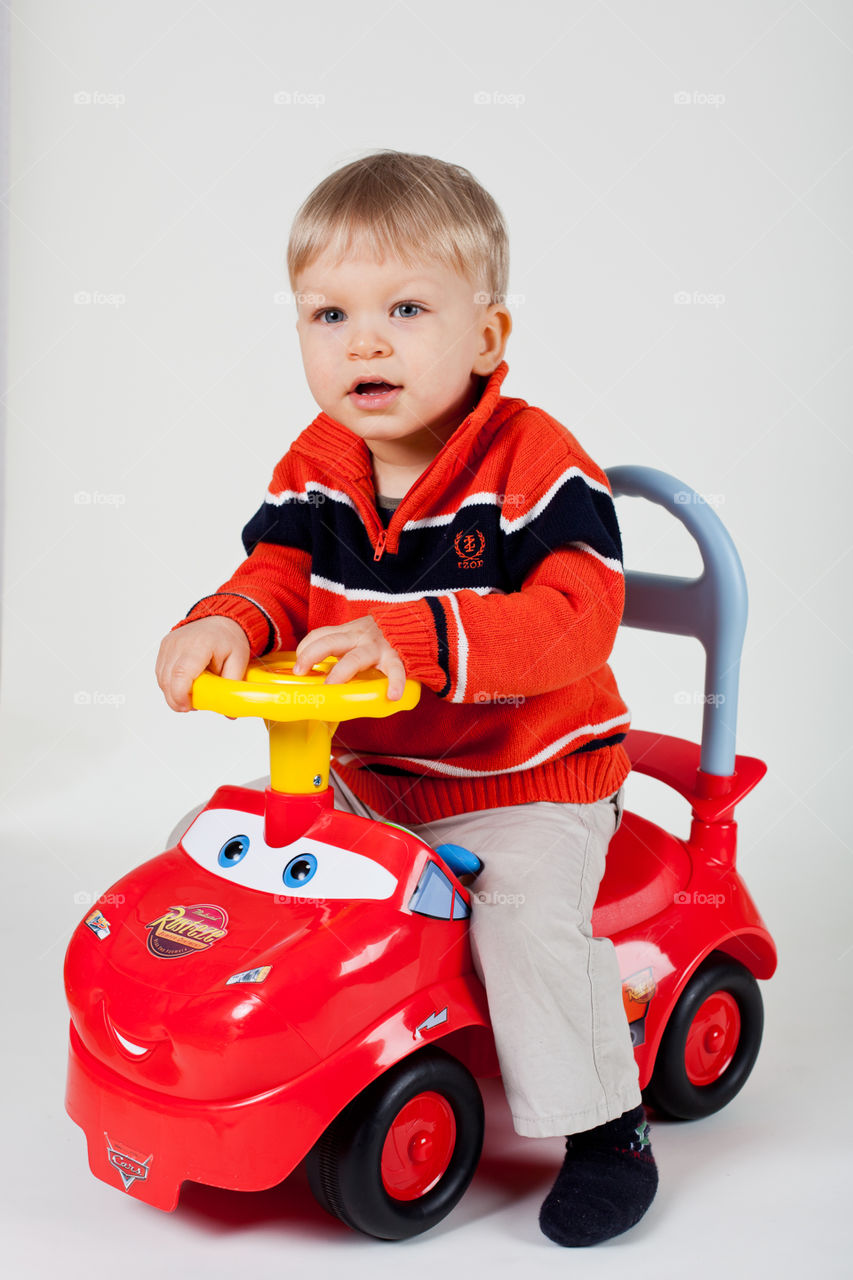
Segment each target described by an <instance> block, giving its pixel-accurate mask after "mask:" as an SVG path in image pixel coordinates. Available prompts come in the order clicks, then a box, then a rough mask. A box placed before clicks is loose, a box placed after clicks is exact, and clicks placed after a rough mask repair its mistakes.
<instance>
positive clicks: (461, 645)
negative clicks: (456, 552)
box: [447, 593, 468, 702]
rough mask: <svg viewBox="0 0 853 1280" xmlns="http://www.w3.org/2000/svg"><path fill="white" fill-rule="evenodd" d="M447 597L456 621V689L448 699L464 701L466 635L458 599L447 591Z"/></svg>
mask: <svg viewBox="0 0 853 1280" xmlns="http://www.w3.org/2000/svg"><path fill="white" fill-rule="evenodd" d="M447 599H448V601H449V602H450V610H451V612H452V614H453V617H454V619H455V621H456V689H455V690H454V693H453V697H452V698H451V699H450V701H451V702H464V701H465V689H466V687H467V684H468V637H467V636H466V634H465V628H464V627H463V626H462V616H461V614H460V612H459V601H458V600H457V599H456V597H455V596H454V595H452V594H450V593H448V596H447Z"/></svg>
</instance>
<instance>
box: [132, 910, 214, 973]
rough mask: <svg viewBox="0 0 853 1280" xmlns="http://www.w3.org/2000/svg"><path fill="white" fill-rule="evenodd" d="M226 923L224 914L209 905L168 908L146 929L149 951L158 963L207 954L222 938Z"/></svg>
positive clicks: (149, 923) (150, 922)
mask: <svg viewBox="0 0 853 1280" xmlns="http://www.w3.org/2000/svg"><path fill="white" fill-rule="evenodd" d="M227 923H228V914H227V912H226V911H225V910H224V909H223V908H222V907H217V906H213V905H211V904H210V903H195V905H194V906H191V907H183V906H180V907H169V909H168V911H166V912H164V914H163V915H162V916H158V917H157V919H156V920H150V921H149V922H148V924H147V925H146V926H145V927H146V929H148V930H149V933H148V950H149V951H150V952H151V954H152V956H157V957H158V958H159V959H161V960H175V959H177V957H178V956H191V955H194V954H195V953H196V952H198V951H207V949H208V948H209V947H212V946H213V944H214V942H218V941H219V939H220V938H224V937H225V935H226V933H227V932H228V930H227V929H226V928H225V926H226V925H227Z"/></svg>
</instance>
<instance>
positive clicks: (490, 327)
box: [471, 302, 512, 375]
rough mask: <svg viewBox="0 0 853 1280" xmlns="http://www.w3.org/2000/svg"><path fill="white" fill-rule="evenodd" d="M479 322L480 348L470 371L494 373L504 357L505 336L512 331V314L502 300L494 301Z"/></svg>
mask: <svg viewBox="0 0 853 1280" xmlns="http://www.w3.org/2000/svg"><path fill="white" fill-rule="evenodd" d="M480 323H481V326H482V332H481V338H480V350H479V352H478V354H477V357H476V359H475V361H474V364H473V366H472V370H471V372H472V373H478V374H486V375H488V374H490V373H494V371H495V369H497V367H498V365H499V364H500V362H501V361H502V360H503V358H504V351H505V350H506V344H507V338H508V337H509V335H510V333H511V332H512V316H511V315H510V314H509V311H508V310H507V308H506V307H505V306H504V304H503V303H502V302H495V303H493V304H492V305H491V306H490V307H489V308H488V309H487V311H486V314H485V316H484V317H483V319H482V321H481V322H480Z"/></svg>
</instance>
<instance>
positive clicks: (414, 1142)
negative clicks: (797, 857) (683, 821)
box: [65, 467, 776, 1239]
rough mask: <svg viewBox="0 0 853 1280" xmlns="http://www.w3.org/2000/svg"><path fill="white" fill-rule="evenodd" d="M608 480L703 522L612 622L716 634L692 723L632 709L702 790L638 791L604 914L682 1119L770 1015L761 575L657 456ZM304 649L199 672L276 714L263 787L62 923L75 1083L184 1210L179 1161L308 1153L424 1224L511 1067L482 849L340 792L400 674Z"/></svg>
mask: <svg viewBox="0 0 853 1280" xmlns="http://www.w3.org/2000/svg"><path fill="white" fill-rule="evenodd" d="M609 474H610V480H611V484H612V487H613V492H614V495H617V496H618V495H619V494H630V495H637V496H643V497H646V498H648V499H650V500H652V501H654V502H658V503H661V504H662V505H664V506H666V507H667V508H668V509H669V510H671V511H672V512H673V513H674V514H676V515H677V516H679V517H680V518H681V520H682V521H683V522H684V523H685V524H686V525H687V527H688V528H689V529H690V531H691V533H693V535H694V537H695V538H696V540H697V541H698V543H699V546H700V549H701V551H702V555H703V560H704V572H703V574H702V576H701V577H700V578H698V579H696V580H695V581H693V580H687V579H677V578H662V577H659V576H656V575H650V574H638V573H629V574H627V599H626V611H625V617H624V622H625V624H626V625H629V626H639V627H647V628H652V629H658V630H667V631H673V632H677V633H680V634H689V635H696V636H698V637H699V638H700V639H701V640H702V642H703V644H704V645H705V648H706V651H707V658H708V662H707V670H706V690H705V692H706V701H705V716H704V722H703V729H702V746H701V752H700V748H699V747H698V746H696V745H695V744H693V743H689V742H685V741H681V740H679V739H673V738H667V737H664V736H661V735H659V734H655V733H651V732H648V731H640V730H632V731H631V732H630V733H629V735H628V738H627V742H626V745H627V749H628V752H629V754H630V756H631V759H632V763H633V766H634V769H635V770H637V771H638V772H642V773H648V774H650V775H651V776H653V777H656V778H659V779H662V780H663V781H665V782H667V783H668V784H669V785H670V786H672V787H674V788H675V789H676V790H677V791H678V792H679V793H680V794H681V795H683V796H685V797H686V798H687V799H688V800H689V801H690V804H691V806H692V810H693V823H692V828H691V832H690V837H689V839H688V840H682V839H679V838H677V837H676V836H673V835H670V834H668V833H667V832H665V831H663V830H661V829H660V828H659V827H657V826H656V825H655V824H654V823H651V822H649V821H647V820H645V819H643V818H640V817H638V816H637V815H635V814H632V813H629V812H627V811H626V812H625V813H624V814H623V820H622V823H621V825H620V827H619V829H618V831H617V832H616V835H615V836H614V838H613V842H612V844H611V848H610V852H609V854H608V867H607V872H606V875H605V878H604V881H603V882H602V886H601V889H600V893H599V897H598V901H597V904H596V910H595V913H594V916H593V929H594V932H595V933H596V934H598V935H605V934H606V935H609V936H610V937H611V938H612V939H613V942H614V944H615V947H616V951H617V955H618V958H619V964H620V971H621V974H622V979H623V991H624V999H625V1009H626V1016H627V1019H628V1022H629V1024H630V1028H631V1034H632V1037H633V1041H634V1045H635V1053H636V1057H637V1062H638V1066H639V1071H640V1082H641V1085H643V1087H644V1089H645V1097H646V1099H647V1100H648V1102H649V1103H651V1104H652V1105H654V1107H655V1108H657V1109H658V1110H659V1111H662V1112H664V1113H666V1114H669V1115H672V1116H676V1117H681V1118H692V1117H697V1116H702V1115H707V1114H709V1113H711V1112H713V1111H715V1110H717V1109H718V1108H720V1107H721V1106H723V1105H724V1104H725V1103H726V1102H728V1101H729V1100H730V1099H731V1098H732V1097H733V1096H734V1095H735V1094H736V1093H737V1092H738V1090H739V1089H740V1088H741V1086H742V1085H743V1083H744V1081H745V1079H746V1077H747V1075H748V1074H749V1071H750V1070H751V1068H752V1065H753V1063H754V1061H755V1057H756V1054H757V1052H758V1047H759V1043H760V1039H761V1025H762V1006H761V998H760V995H759V992H758V987H757V983H756V978H767V977H770V975H771V974H772V973H773V970H774V967H775V962H776V957H775V948H774V945H773V941H772V939H771V937H770V935H769V934H768V932H767V930H766V928H765V926H764V924H763V922H762V920H761V917H760V916H759V914H758V912H757V911H756V909H755V907H754V905H753V903H752V900H751V898H750V896H749V894H748V893H747V890H746V888H745V886H744V884H743V881H742V880H741V879H740V876H739V875H738V873H737V871H736V869H735V845H736V834H737V828H736V824H735V822H734V820H733V814H734V809H735V806H736V805H737V804H738V802H739V801H740V800H741V799H742V798H743V797H744V796H745V795H746V794H747V792H748V791H750V790H751V789H752V787H753V786H755V784H756V783H757V782H758V781H759V779H760V778H761V776H762V775H763V773H764V765H763V764H762V763H761V761H759V760H754V759H751V758H749V757H746V756H735V754H734V729H735V717H736V707H737V677H738V667H739V659H740V650H741V644H742V639H743V632H744V627H745V620H746V590H745V584H744V579H743V571H742V569H741V566H740V561H739V559H738V556H737V553H736V551H735V549H734V547H733V546H732V544H731V540H730V539H729V537H728V535H727V533H726V531H725V529H724V528H723V525H722V523H721V522H720V521H719V519H718V517H717V516H716V515H715V514H714V512H713V511H712V510H711V509H710V508H709V507H707V506H704V505H703V504H702V503H701V502H700V501H699V500H698V495H696V494H694V493H693V491H692V490H690V489H688V488H687V486H685V485H682V484H679V482H678V481H676V480H674V479H673V478H672V477H670V476H666V475H664V474H663V473H662V472H658V471H651V470H649V469H646V468H635V467H621V468H617V469H615V470H613V471H612V472H610V473H609ZM293 656H294V655H293V654H292V653H280V654H274V655H272V656H271V657H269V658H265V659H262V660H260V661H258V662H256V663H253V664H252V665H251V666H250V668H249V670H248V671H247V673H246V677H245V679H244V680H243V681H228V680H222V679H220V678H219V677H217V676H214V675H212V674H211V673H209V672H205V673H204V674H203V675H202V676H200V677H199V678H198V680H196V682H195V685H194V689H193V702H194V705H195V706H196V707H197V708H199V709H210V710H217V711H220V712H223V713H224V714H227V715H230V716H234V715H252V716H257V717H260V718H263V719H264V720H265V721H266V722H267V725H268V728H269V730H270V759H271V776H270V786H269V787H268V788H267V789H266V791H265V792H263V793H262V792H260V791H257V790H254V789H252V788H247V787H236V786H222V787H220V788H219V789H218V790H217V791H216V792H215V793H214V795H213V796H212V798H211V799H210V801H209V802H208V804H207V805H206V807H205V808H204V809H203V810H202V811H201V812H200V813H199V814H198V815H197V816H196V817H195V819H194V820H193V822H192V823H191V825H190V826H189V827H188V829H187V830H186V831H185V832H184V834H183V836H182V837H181V839H180V841H179V842H178V844H177V845H176V846H175V847H174V848H172V849H169V850H168V851H167V852H166V853H163V854H160V855H159V856H158V857H155V858H152V859H151V860H150V861H148V862H146V863H143V865H142V866H140V867H137V868H136V869H135V870H134V871H131V872H129V873H128V875H126V876H124V877H123V878H122V879H121V880H119V881H118V882H117V883H116V884H115V885H113V886H112V889H111V890H110V891H109V894H108V895H104V897H103V899H102V906H99V907H97V908H96V909H95V910H93V911H91V912H89V913H88V914H87V916H86V918H85V919H84V920H83V921H82V922H81V923H80V925H79V926H78V928H77V930H76V931H75V933H74V936H73V937H72V939H71V943H70V945H69V948H68V953H67V957H66V965H65V976H66V988H67V993H68V1002H69V1006H70V1010H71V1030H70V1055H69V1067H68V1086H67V1095H66V1106H67V1109H68V1112H69V1114H70V1115H71V1117H72V1119H74V1120H75V1121H76V1122H77V1124H79V1125H80V1126H81V1128H82V1129H83V1130H84V1132H85V1135H86V1140H87V1145H88V1155H89V1164H90V1167H91V1169H92V1171H93V1173H95V1174H96V1175H97V1176H98V1177H99V1178H102V1179H103V1180H104V1181H106V1182H108V1183H110V1184H111V1185H113V1186H115V1187H116V1188H118V1189H121V1190H123V1191H124V1192H126V1193H127V1194H129V1195H132V1196H135V1197H136V1198H137V1199H140V1200H144V1201H146V1202H147V1203H148V1204H151V1205H155V1206H157V1207H158V1208H162V1209H173V1208H174V1207H175V1205H176V1204H177V1201H178V1196H179V1192H180V1187H181V1184H182V1183H183V1182H184V1181H185V1180H193V1181H196V1182H204V1183H209V1184H211V1185H213V1186H218V1187H225V1188H233V1189H236V1190H242V1191H251V1190H261V1189H264V1188H267V1187H272V1186H274V1185H276V1184H278V1183H280V1182H282V1181H283V1180H284V1179H285V1178H286V1177H287V1175H288V1174H289V1173H290V1172H291V1171H292V1170H293V1169H294V1168H295V1166H296V1165H297V1164H299V1162H300V1161H302V1160H303V1159H305V1160H306V1161H307V1167H308V1175H309V1180H310V1183H311V1187H312V1189H313V1191H314V1194H315V1195H316V1196H317V1198H318V1199H319V1201H320V1203H321V1204H322V1205H323V1206H324V1207H325V1208H326V1209H327V1210H328V1211H329V1212H331V1213H332V1214H335V1215H336V1216H337V1217H339V1218H340V1219H342V1220H343V1221H344V1222H346V1223H347V1224H348V1225H349V1226H351V1227H354V1228H356V1229H358V1230H360V1231H363V1232H366V1233H367V1234H369V1235H373V1236H377V1237H380V1238H384V1239H400V1238H403V1237H406V1236H411V1235H415V1234H417V1233H418V1232H420V1231H424V1230H426V1229H427V1228H428V1227H431V1226H433V1225H434V1224H435V1223H437V1222H439V1221H440V1220H441V1219H442V1218H443V1217H444V1216H445V1215H446V1214H447V1213H448V1212H449V1211H450V1210H451V1209H452V1208H453V1206H454V1205H455V1204H456V1202H457V1201H458V1199H459V1197H460V1196H461V1195H462V1193H463V1192H464V1190H465V1188H466V1186H467V1185H468V1183H469V1182H470V1180H471V1178H472V1176H473V1174H474V1171H475V1169H476V1165H477V1161H478V1158H479V1154H480V1148H481V1144H482V1135H483V1107H482V1101H481V1098H480V1092H479V1089H478V1087H477V1084H476V1081H475V1076H478V1075H480V1076H487V1075H496V1074H497V1071H498V1066H497V1060H496V1056H495V1049H494V1041H493V1038H492V1035H491V1031H490V1027H489V1022H488V1012H487V1004H486V999H485V993H484V991H483V988H482V985H481V984H480V982H479V979H478V978H477V976H476V974H475V972H474V969H473V964H472V959H471V952H470V946H469V941H468V917H469V915H470V911H471V900H470V895H469V892H468V889H467V888H466V884H465V883H464V882H465V881H466V880H468V879H470V877H471V876H472V875H475V874H476V872H477V870H478V869H479V861H478V859H477V858H476V854H475V853H474V854H472V853H471V852H469V851H468V850H465V849H461V848H460V847H459V846H455V845H442V846H440V847H439V848H438V849H431V848H430V847H429V846H427V845H426V844H424V843H423V842H422V841H421V840H419V839H418V838H417V837H416V836H415V835H414V834H413V833H412V832H409V831H407V830H406V829H405V828H403V827H400V826H397V825H395V824H393V823H388V822H371V821H368V820H367V819H364V818H360V817H357V816H355V815H353V814H349V813H343V812H341V811H338V810H336V809H335V808H334V806H333V799H332V798H333V791H332V788H331V787H330V786H329V785H328V775H329V762H330V747H331V741H332V737H333V735H334V733H335V730H336V728H337V725H338V724H339V723H340V721H341V720H344V719H348V718H351V717H353V716H361V715H371V716H385V715H390V714H394V713H396V712H400V711H404V710H408V709H411V708H412V707H414V706H415V704H416V703H417V701H418V698H419V696H420V688H419V686H418V685H417V684H416V682H414V681H411V680H410V681H407V684H406V689H405V693H404V696H403V698H402V699H400V700H399V701H397V702H393V703H391V702H389V701H388V700H387V697H386V690H387V680H386V678H385V677H384V676H380V674H379V673H378V672H367V673H363V674H362V676H361V677H359V678H358V679H356V680H353V681H351V682H350V683H349V684H344V685H326V684H324V683H323V680H324V678H325V675H326V673H327V672H328V670H329V669H330V667H331V664H332V663H333V661H334V659H327V660H326V661H325V662H323V663H318V664H317V666H316V667H315V668H314V669H313V671H312V672H311V673H309V674H307V675H303V676H294V674H293V672H292V660H293Z"/></svg>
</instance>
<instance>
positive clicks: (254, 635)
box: [172, 591, 296, 658]
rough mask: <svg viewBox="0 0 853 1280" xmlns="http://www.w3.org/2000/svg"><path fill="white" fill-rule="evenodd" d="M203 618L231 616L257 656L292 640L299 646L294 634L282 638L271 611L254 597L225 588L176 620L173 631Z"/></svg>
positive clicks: (195, 605) (279, 647)
mask: <svg viewBox="0 0 853 1280" xmlns="http://www.w3.org/2000/svg"><path fill="white" fill-rule="evenodd" d="M200 618H231V619H232V621H233V622H236V623H237V625H238V626H240V627H242V628H243V630H244V631H245V633H246V639H247V640H248V641H249V649H250V651H251V654H252V656H253V657H255V658H258V657H261V656H262V655H263V654H266V653H271V652H272V651H273V650H274V649H282V648H284V647H285V645H286V644H287V642H288V640H290V639H292V641H293V648H294V649H295V648H296V638H295V637H284V639H282V637H281V636H280V635H279V633H278V630H277V629H276V626H275V624H274V623H273V620H272V618H271V617H270V616H269V614H268V613H267V612H266V611H265V610H264V609H262V608H261V606H260V605H259V604H256V603H255V601H254V600H250V599H249V597H248V596H241V595H239V594H238V593H237V592H232V591H228V592H224V591H223V592H217V593H215V594H214V595H212V596H205V597H204V599H202V600H199V601H198V603H197V604H194V605H193V607H192V608H191V609H190V611H189V613H188V614H187V616H186V617H185V618H182V619H181V621H180V622H178V623H176V624H175V626H174V627H172V630H173V631H177V629H178V627H185V626H186V625H187V623H188V622H198V621H199V619H200Z"/></svg>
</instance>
